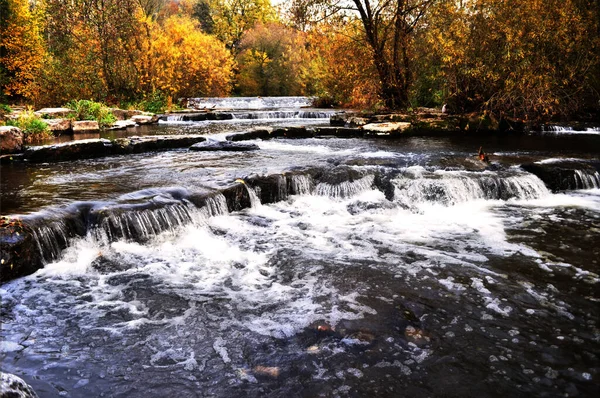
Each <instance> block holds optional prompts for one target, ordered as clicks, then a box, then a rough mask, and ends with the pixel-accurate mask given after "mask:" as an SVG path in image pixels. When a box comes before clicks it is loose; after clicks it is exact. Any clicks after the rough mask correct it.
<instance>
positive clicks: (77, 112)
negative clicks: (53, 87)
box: [65, 100, 117, 127]
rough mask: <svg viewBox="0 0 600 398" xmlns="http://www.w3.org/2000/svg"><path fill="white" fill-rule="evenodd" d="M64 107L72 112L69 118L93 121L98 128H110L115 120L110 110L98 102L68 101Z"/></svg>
mask: <svg viewBox="0 0 600 398" xmlns="http://www.w3.org/2000/svg"><path fill="white" fill-rule="evenodd" d="M65 107H66V108H69V109H72V110H73V112H71V113H70V114H69V117H70V118H72V119H75V120H95V121H97V122H98V124H99V125H100V127H107V126H111V125H112V124H113V123H114V122H115V121H116V120H117V118H116V117H115V115H114V114H113V113H112V111H111V110H110V108H109V107H107V106H106V105H104V104H102V103H100V102H95V101H90V100H79V101H70V102H69V103H67V105H65Z"/></svg>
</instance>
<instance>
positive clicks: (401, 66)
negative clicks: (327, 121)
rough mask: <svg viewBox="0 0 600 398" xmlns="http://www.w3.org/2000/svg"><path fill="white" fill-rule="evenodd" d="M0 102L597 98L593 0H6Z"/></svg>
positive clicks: (523, 114) (530, 109)
mask: <svg viewBox="0 0 600 398" xmlns="http://www.w3.org/2000/svg"><path fill="white" fill-rule="evenodd" d="M0 29H1V32H2V36H1V38H0V89H1V93H0V103H12V104H15V103H20V104H31V105H35V106H38V107H39V106H57V105H62V104H65V103H67V102H68V101H72V100H77V99H88V100H94V101H99V102H103V103H105V104H108V105H118V106H121V107H131V106H136V107H140V108H144V109H147V110H151V111H162V110H165V109H170V108H173V107H176V106H177V105H178V103H179V101H180V100H181V99H183V98H188V97H208V96H286V95H304V96H314V97H316V98H317V105H318V106H323V107H324V106H340V107H348V108H356V109H378V110H379V109H390V110H391V109H411V108H415V107H440V106H442V105H443V104H447V107H448V109H450V110H452V111H453V112H457V113H465V112H487V113H491V114H495V115H498V116H507V117H512V118H522V119H524V120H551V119H562V120H564V119H572V118H588V119H589V118H594V117H597V116H598V114H599V110H600V6H599V4H598V1H597V0H528V1H522V0H379V1H377V0H353V1H348V0H290V1H287V2H275V4H272V3H271V2H270V1H269V0H225V1H217V0H0Z"/></svg>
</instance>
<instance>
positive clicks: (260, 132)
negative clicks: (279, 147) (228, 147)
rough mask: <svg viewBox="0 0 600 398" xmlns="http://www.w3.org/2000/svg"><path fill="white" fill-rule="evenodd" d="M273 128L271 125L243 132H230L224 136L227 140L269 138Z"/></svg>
mask: <svg viewBox="0 0 600 398" xmlns="http://www.w3.org/2000/svg"><path fill="white" fill-rule="evenodd" d="M272 132H273V129H272V128H271V127H263V128H257V129H254V130H250V131H247V132H245V133H238V134H231V135H228V136H227V137H225V139H226V140H227V141H247V140H257V139H261V140H268V139H270V138H271V133H272Z"/></svg>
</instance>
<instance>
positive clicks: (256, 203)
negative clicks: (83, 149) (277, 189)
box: [243, 184, 261, 209]
mask: <svg viewBox="0 0 600 398" xmlns="http://www.w3.org/2000/svg"><path fill="white" fill-rule="evenodd" d="M243 185H244V187H246V191H248V196H249V197H250V207H251V208H253V209H256V208H257V207H260V206H261V203H260V198H259V197H258V195H257V193H256V191H255V189H257V190H258V191H259V192H260V188H259V187H256V188H252V187H250V186H248V184H243Z"/></svg>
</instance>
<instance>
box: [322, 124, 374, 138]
mask: <svg viewBox="0 0 600 398" xmlns="http://www.w3.org/2000/svg"><path fill="white" fill-rule="evenodd" d="M315 135H316V136H317V137H322V138H326V137H337V138H360V137H362V136H363V135H364V131H363V130H361V129H357V128H349V127H333V126H331V127H329V126H327V127H315Z"/></svg>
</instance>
